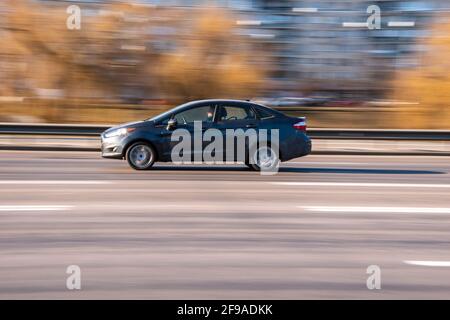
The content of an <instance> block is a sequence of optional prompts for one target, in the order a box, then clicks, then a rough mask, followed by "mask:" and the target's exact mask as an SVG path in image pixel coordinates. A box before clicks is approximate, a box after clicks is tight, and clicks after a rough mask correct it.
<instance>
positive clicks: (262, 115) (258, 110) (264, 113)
mask: <svg viewBox="0 0 450 320" xmlns="http://www.w3.org/2000/svg"><path fill="white" fill-rule="evenodd" d="M255 110H256V113H257V114H258V117H259V119H260V120H265V119H271V118H273V117H274V115H273V114H272V113H270V112H269V111H267V110H265V109H263V108H259V107H255Z"/></svg>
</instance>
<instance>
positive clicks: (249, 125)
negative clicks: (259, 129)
mask: <svg viewBox="0 0 450 320" xmlns="http://www.w3.org/2000/svg"><path fill="white" fill-rule="evenodd" d="M245 127H246V128H256V124H254V123H249V124H247V125H246V126H245Z"/></svg>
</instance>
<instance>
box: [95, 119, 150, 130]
mask: <svg viewBox="0 0 450 320" xmlns="http://www.w3.org/2000/svg"><path fill="white" fill-rule="evenodd" d="M152 123H153V122H152V121H142V120H141V121H133V122H127V123H124V124H120V125H118V126H115V127H112V128H109V129H108V130H106V131H105V132H103V133H108V132H110V131H114V130H117V129H121V128H131V127H133V128H139V127H143V126H148V125H150V124H152Z"/></svg>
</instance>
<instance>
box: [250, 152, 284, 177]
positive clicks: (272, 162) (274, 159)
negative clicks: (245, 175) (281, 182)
mask: <svg viewBox="0 0 450 320" xmlns="http://www.w3.org/2000/svg"><path fill="white" fill-rule="evenodd" d="M251 159H252V162H251V164H250V166H251V167H252V168H253V170H256V171H261V170H263V171H273V170H276V169H277V168H278V166H279V164H280V158H279V156H278V154H277V153H276V152H275V150H274V149H273V148H272V147H271V146H264V147H260V148H258V149H257V150H256V151H255V152H254V153H253V155H252V158H251Z"/></svg>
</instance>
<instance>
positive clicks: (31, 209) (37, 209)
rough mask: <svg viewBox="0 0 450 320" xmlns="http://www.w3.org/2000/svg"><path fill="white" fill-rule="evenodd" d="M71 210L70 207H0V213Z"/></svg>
mask: <svg viewBox="0 0 450 320" xmlns="http://www.w3.org/2000/svg"><path fill="white" fill-rule="evenodd" d="M72 208H73V207H72V206H53V205H48V206H45V205H39V206H35V205H26V206H0V211H66V210H70V209H72Z"/></svg>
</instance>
